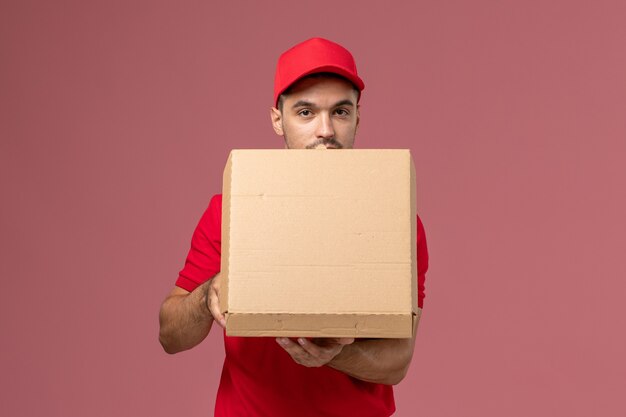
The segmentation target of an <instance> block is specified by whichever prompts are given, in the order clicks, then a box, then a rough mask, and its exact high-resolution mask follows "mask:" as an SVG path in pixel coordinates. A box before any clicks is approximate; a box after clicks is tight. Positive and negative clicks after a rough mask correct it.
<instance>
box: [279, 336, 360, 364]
mask: <svg viewBox="0 0 626 417" xmlns="http://www.w3.org/2000/svg"><path fill="white" fill-rule="evenodd" d="M276 342H277V343H278V344H279V345H280V346H281V347H282V348H283V349H285V350H286V351H287V353H289V355H291V358H292V359H293V360H294V361H295V362H296V363H299V364H300V365H303V366H307V367H310V368H312V367H319V366H324V365H326V364H327V363H329V362H330V361H331V360H333V359H334V358H335V356H337V355H339V353H341V351H342V349H343V347H344V346H346V345H349V344H351V343H353V342H354V339H351V338H320V339H313V340H308V339H305V338H304V337H300V338H298V342H297V343H296V342H294V341H292V340H291V339H289V338H287V337H278V338H276Z"/></svg>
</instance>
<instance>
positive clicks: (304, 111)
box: [298, 109, 313, 117]
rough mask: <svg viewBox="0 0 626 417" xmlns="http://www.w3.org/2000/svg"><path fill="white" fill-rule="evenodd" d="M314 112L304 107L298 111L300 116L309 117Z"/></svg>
mask: <svg viewBox="0 0 626 417" xmlns="http://www.w3.org/2000/svg"><path fill="white" fill-rule="evenodd" d="M312 114H313V113H312V112H311V110H309V109H302V110H300V111H299V112H298V115H299V116H303V117H309V116H310V115H312Z"/></svg>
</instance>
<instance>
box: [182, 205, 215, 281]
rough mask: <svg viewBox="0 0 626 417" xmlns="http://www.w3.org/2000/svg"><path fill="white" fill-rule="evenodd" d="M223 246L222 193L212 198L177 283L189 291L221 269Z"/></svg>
mask: <svg viewBox="0 0 626 417" xmlns="http://www.w3.org/2000/svg"><path fill="white" fill-rule="evenodd" d="M221 247H222V195H221V194H218V195H215V196H213V198H211V201H210V202H209V206H208V207H207V209H206V210H205V211H204V213H203V214H202V217H201V218H200V221H199V222H198V225H197V226H196V229H195V230H194V232H193V236H192V238H191V248H190V249H189V253H188V254H187V259H186V260H185V266H184V267H183V269H182V270H181V271H180V272H179V274H178V279H177V280H176V286H177V287H180V288H182V289H184V290H187V291H189V292H191V291H193V290H194V289H196V288H197V287H198V286H200V285H202V284H203V283H204V282H206V281H207V280H209V279H211V278H213V277H214V276H215V275H216V274H217V273H218V272H219V271H220V261H221Z"/></svg>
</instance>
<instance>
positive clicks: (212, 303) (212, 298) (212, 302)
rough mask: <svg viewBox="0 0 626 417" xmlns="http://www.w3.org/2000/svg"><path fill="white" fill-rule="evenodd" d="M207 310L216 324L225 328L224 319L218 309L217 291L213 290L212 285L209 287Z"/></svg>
mask: <svg viewBox="0 0 626 417" xmlns="http://www.w3.org/2000/svg"><path fill="white" fill-rule="evenodd" d="M209 311H210V312H211V315H212V316H213V319H214V320H215V321H216V322H217V324H219V325H220V326H222V327H223V328H226V319H225V318H224V315H223V314H222V313H221V311H220V300H219V298H218V295H217V291H215V289H214V288H213V287H212V286H211V287H210V288H209Z"/></svg>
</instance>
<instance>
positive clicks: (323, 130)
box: [316, 113, 335, 139]
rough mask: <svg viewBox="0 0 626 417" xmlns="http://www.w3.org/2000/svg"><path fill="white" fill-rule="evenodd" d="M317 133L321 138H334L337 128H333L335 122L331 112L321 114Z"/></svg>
mask: <svg viewBox="0 0 626 417" xmlns="http://www.w3.org/2000/svg"><path fill="white" fill-rule="evenodd" d="M316 133H317V137H318V138H320V139H333V138H334V137H335V129H334V128H333V122H332V120H331V118H330V115H329V114H327V113H322V114H320V118H319V124H318V126H317V132H316Z"/></svg>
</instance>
